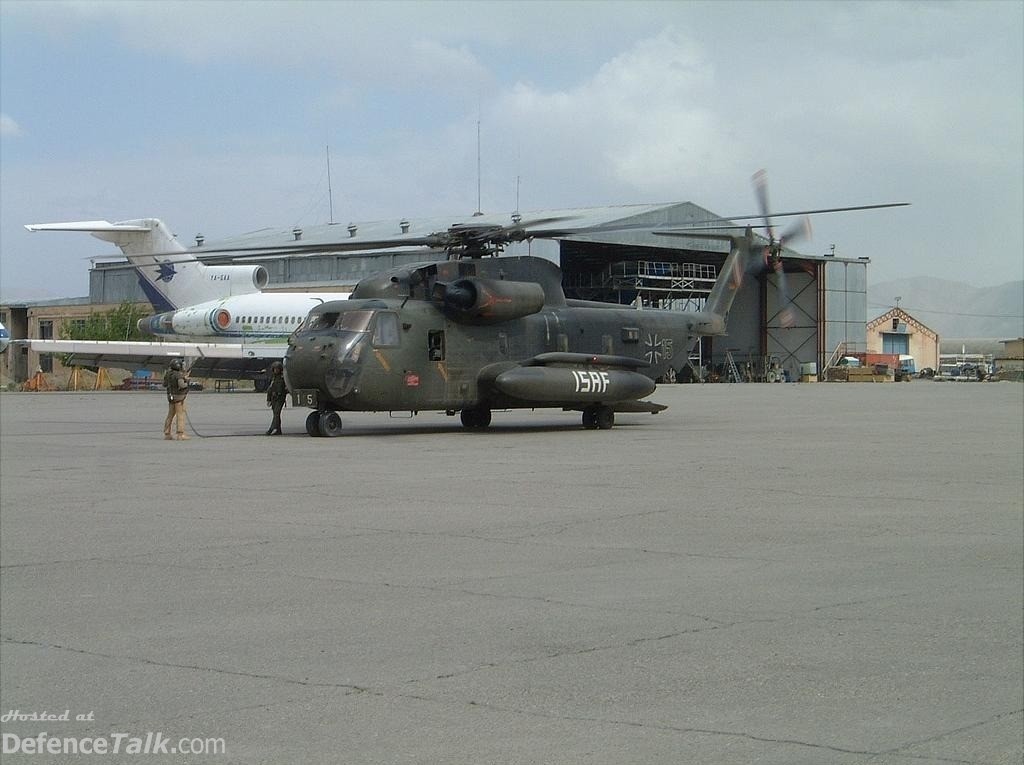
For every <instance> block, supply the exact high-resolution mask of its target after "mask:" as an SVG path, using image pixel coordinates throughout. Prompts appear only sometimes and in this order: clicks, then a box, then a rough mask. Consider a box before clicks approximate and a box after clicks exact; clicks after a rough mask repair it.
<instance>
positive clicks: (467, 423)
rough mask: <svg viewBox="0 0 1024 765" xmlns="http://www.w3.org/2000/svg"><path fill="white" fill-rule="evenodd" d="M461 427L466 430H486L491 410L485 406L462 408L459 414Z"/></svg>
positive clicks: (489, 421)
mask: <svg viewBox="0 0 1024 765" xmlns="http://www.w3.org/2000/svg"><path fill="white" fill-rule="evenodd" d="M460 419H461V420H462V427H464V428H466V429H467V430H486V429H487V427H488V426H489V425H490V424H491V410H490V409H488V408H487V407H485V406H474V407H470V408H469V409H463V410H462V414H461V415H460Z"/></svg>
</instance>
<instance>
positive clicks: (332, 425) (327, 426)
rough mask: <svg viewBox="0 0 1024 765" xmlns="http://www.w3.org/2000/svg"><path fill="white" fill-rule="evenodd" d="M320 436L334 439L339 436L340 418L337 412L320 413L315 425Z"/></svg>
mask: <svg viewBox="0 0 1024 765" xmlns="http://www.w3.org/2000/svg"><path fill="white" fill-rule="evenodd" d="M317 425H318V426H319V430H320V435H323V436H327V437H328V438H334V437H335V436H340V435H341V417H340V416H339V415H338V413H337V412H321V413H320V420H319V422H318V423H317Z"/></svg>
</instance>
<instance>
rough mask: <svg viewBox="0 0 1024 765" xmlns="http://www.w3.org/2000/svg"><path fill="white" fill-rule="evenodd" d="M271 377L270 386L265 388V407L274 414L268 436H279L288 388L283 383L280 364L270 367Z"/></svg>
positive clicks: (282, 371) (275, 363) (276, 363)
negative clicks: (271, 370)
mask: <svg viewBox="0 0 1024 765" xmlns="http://www.w3.org/2000/svg"><path fill="white" fill-rule="evenodd" d="M272 369H273V377H271V378H270V386H269V387H268V388H267V406H269V407H270V408H271V410H272V411H273V412H274V419H273V420H272V421H271V423H270V430H268V431H267V435H268V436H279V435H281V410H282V409H283V408H284V405H285V401H287V399H288V386H287V384H286V383H285V381H284V368H283V367H282V366H281V363H280V362H277V361H275V362H274V365H273V367H272Z"/></svg>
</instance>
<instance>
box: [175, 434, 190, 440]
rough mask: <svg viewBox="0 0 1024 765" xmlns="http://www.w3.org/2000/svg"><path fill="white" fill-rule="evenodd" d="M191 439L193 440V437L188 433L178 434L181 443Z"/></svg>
mask: <svg viewBox="0 0 1024 765" xmlns="http://www.w3.org/2000/svg"><path fill="white" fill-rule="evenodd" d="M190 438H191V436H190V435H189V434H188V433H184V432H182V433H179V434H178V440H179V441H188V440H189V439H190Z"/></svg>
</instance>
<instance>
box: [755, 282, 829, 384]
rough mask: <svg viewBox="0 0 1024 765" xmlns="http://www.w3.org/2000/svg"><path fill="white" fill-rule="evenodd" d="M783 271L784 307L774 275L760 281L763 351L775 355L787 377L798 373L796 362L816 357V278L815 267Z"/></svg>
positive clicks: (798, 366) (791, 378) (795, 377)
mask: <svg viewBox="0 0 1024 765" xmlns="http://www.w3.org/2000/svg"><path fill="white" fill-rule="evenodd" d="M810 268H811V271H812V272H811V273H807V271H803V270H801V271H793V272H790V271H787V272H786V273H785V289H786V292H788V294H789V298H790V303H789V306H788V307H787V306H786V303H785V300H784V299H783V294H784V293H783V291H782V289H781V288H780V285H779V275H778V274H774V273H772V274H768V276H767V278H766V279H765V282H764V306H765V317H764V327H765V336H766V342H765V353H766V354H768V355H769V356H777V357H778V360H779V363H780V364H781V365H782V368H783V369H784V370H786V372H788V374H789V379H790V380H796V379H797V378H798V376H799V374H800V365H801V364H803V363H808V362H812V361H813V362H817V360H818V280H817V277H816V276H815V273H814V271H815V269H814V267H813V266H810Z"/></svg>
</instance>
